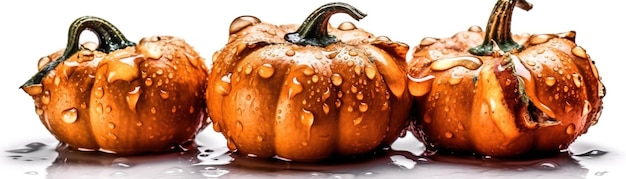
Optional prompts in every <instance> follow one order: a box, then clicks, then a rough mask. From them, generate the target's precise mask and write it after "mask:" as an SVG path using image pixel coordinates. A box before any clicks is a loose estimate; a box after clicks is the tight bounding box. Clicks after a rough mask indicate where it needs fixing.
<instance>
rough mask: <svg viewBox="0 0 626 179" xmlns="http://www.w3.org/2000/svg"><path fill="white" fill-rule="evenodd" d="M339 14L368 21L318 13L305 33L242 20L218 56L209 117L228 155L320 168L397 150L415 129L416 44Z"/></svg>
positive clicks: (356, 14)
mask: <svg viewBox="0 0 626 179" xmlns="http://www.w3.org/2000/svg"><path fill="white" fill-rule="evenodd" d="M335 13H347V14H349V15H350V16H352V17H353V18H355V19H357V20H358V19H361V18H363V17H364V16H365V14H364V13H362V12H360V11H358V10H357V9H355V8H354V7H353V6H350V5H348V4H345V3H329V4H326V5H323V6H321V7H320V8H319V9H317V10H315V11H314V12H313V13H312V14H311V15H310V16H309V17H308V18H307V20H305V21H304V23H303V24H302V25H300V26H299V28H298V26H297V25H273V24H269V23H264V22H261V21H260V20H259V19H258V18H256V17H253V16H241V17H238V18H236V19H235V20H234V21H233V22H232V24H231V26H230V38H229V41H228V43H227V44H226V45H225V47H223V49H221V50H220V51H217V52H216V53H215V54H214V56H213V66H212V68H211V72H210V75H209V85H208V87H207V94H206V98H207V105H208V107H209V116H210V119H211V120H212V121H213V125H214V129H215V131H218V132H221V133H222V134H223V135H224V136H225V137H226V138H227V141H228V148H229V149H230V150H232V151H236V152H237V153H239V154H242V155H248V156H254V157H258V158H271V157H280V158H283V159H288V160H293V161H319V160H323V159H325V158H328V157H330V156H333V155H340V156H353V155H358V154H364V153H368V152H371V151H373V150H375V149H377V148H378V147H384V146H389V145H390V144H391V143H392V142H393V141H394V140H396V139H397V138H398V136H399V135H400V133H401V131H402V130H403V129H405V127H406V126H407V125H408V113H409V110H410V105H411V97H410V95H409V94H408V92H406V81H407V79H406V70H405V69H406V61H405V55H406V53H407V51H408V46H407V45H406V44H403V43H398V42H393V41H391V40H389V39H388V38H387V37H384V36H380V37H374V36H373V35H372V34H371V33H369V32H366V31H364V30H362V29H359V28H356V27H355V26H354V24H352V23H350V22H345V23H342V24H341V25H339V26H338V28H333V27H329V26H328V21H329V18H330V17H331V15H332V14H335Z"/></svg>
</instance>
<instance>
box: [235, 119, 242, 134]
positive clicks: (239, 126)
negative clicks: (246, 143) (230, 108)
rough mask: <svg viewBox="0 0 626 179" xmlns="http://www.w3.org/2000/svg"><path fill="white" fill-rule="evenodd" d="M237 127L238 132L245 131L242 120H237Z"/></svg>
mask: <svg viewBox="0 0 626 179" xmlns="http://www.w3.org/2000/svg"><path fill="white" fill-rule="evenodd" d="M235 127H236V128H237V131H238V132H241V131H243V123H241V121H237V124H235Z"/></svg>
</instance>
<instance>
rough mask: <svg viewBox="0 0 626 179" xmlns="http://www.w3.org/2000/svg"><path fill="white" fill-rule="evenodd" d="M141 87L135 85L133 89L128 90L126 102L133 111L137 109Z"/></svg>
mask: <svg viewBox="0 0 626 179" xmlns="http://www.w3.org/2000/svg"><path fill="white" fill-rule="evenodd" d="M140 89H141V87H140V86H135V88H134V89H133V91H130V92H128V95H127V96H126V102H127V103H128V107H129V108H130V109H131V110H132V111H135V108H136V107H137V102H139V95H140V93H139V90H140Z"/></svg>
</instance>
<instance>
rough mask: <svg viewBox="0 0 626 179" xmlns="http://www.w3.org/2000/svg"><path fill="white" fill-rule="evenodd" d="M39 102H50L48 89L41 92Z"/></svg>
mask: <svg viewBox="0 0 626 179" xmlns="http://www.w3.org/2000/svg"><path fill="white" fill-rule="evenodd" d="M41 103H43V104H50V91H44V92H43V96H41Z"/></svg>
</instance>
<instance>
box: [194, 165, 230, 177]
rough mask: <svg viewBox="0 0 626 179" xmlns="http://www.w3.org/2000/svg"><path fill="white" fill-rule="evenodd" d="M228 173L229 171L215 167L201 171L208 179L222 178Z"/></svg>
mask: <svg viewBox="0 0 626 179" xmlns="http://www.w3.org/2000/svg"><path fill="white" fill-rule="evenodd" d="M228 173H229V171H228V170H222V169H218V168H215V167H206V168H204V169H203V170H200V174H202V176H204V177H207V178H220V177H222V176H224V175H226V174H228Z"/></svg>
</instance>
